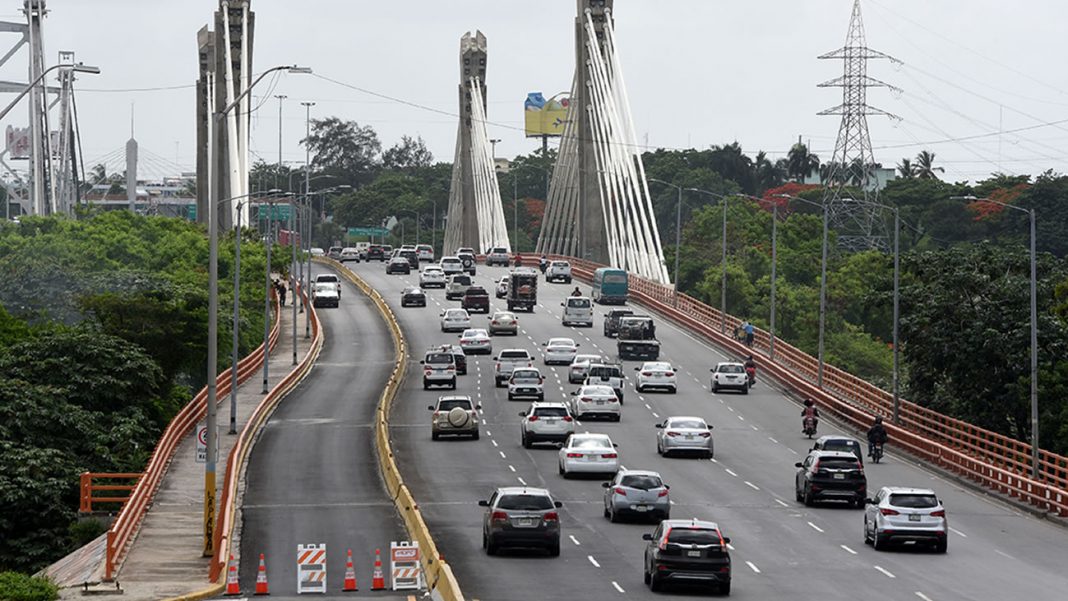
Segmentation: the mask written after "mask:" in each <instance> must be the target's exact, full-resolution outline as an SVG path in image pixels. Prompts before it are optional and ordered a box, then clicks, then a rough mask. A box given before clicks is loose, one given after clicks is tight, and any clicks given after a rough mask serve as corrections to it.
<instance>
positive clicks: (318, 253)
mask: <svg viewBox="0 0 1068 601" xmlns="http://www.w3.org/2000/svg"><path fill="white" fill-rule="evenodd" d="M308 252H310V253H311V256H313V257H325V256H326V251H325V250H323V249H321V248H319V247H318V246H313V247H311V249H310V250H309V251H308Z"/></svg>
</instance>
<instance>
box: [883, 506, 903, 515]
mask: <svg viewBox="0 0 1068 601" xmlns="http://www.w3.org/2000/svg"><path fill="white" fill-rule="evenodd" d="M879 513H881V514H883V515H901V512H900V511H898V510H896V509H887V508H886V507H883V508H881V509H879Z"/></svg>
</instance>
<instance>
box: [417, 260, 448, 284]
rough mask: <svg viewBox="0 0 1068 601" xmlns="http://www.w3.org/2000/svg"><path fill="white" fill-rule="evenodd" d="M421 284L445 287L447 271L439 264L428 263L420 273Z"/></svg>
mask: <svg viewBox="0 0 1068 601" xmlns="http://www.w3.org/2000/svg"><path fill="white" fill-rule="evenodd" d="M419 286H420V287H421V288H430V287H434V288H444V287H445V272H444V271H442V269H441V267H439V266H437V265H427V266H426V267H424V268H423V271H421V272H420V273H419Z"/></svg>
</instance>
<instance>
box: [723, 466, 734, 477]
mask: <svg viewBox="0 0 1068 601" xmlns="http://www.w3.org/2000/svg"><path fill="white" fill-rule="evenodd" d="M723 469H725V470H727V473H728V474H730V475H732V476H734V477H735V478H737V477H738V474H735V473H734V471H733V470H731V468H729V467H725V468H723Z"/></svg>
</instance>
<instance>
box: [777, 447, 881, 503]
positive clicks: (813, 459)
mask: <svg viewBox="0 0 1068 601" xmlns="http://www.w3.org/2000/svg"><path fill="white" fill-rule="evenodd" d="M794 467H796V468H797V476H796V477H795V478H794V496H795V497H796V498H797V500H798V501H801V502H803V503H804V504H805V505H807V506H811V505H812V504H813V503H815V502H816V501H822V500H837V501H846V502H847V503H849V504H851V505H853V506H854V507H857V508H861V507H864V501H865V499H866V498H867V493H868V478H867V477H866V476H865V475H864V466H863V465H861V463H860V459H858V458H857V456H856V455H854V454H853V453H851V452H848V451H812V452H810V453H809V454H808V457H805V460H804V461H803V462H801V463H795V464H794Z"/></svg>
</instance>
